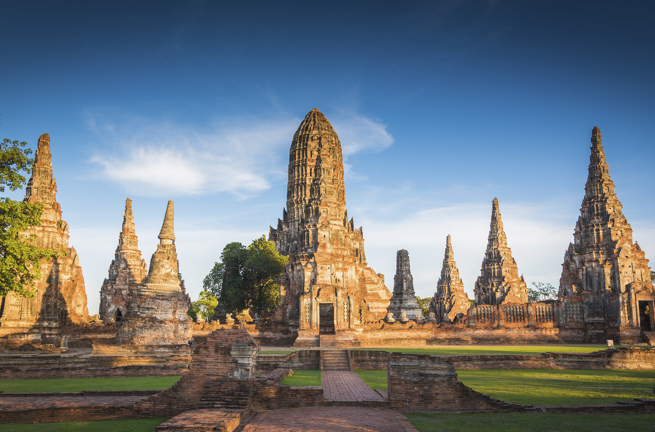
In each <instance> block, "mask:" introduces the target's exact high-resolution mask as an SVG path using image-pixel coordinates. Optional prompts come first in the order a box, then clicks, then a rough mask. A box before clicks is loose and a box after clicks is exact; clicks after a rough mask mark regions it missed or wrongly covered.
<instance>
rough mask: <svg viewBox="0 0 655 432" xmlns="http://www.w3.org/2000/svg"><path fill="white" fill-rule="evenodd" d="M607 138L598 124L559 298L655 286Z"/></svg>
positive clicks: (594, 132)
mask: <svg viewBox="0 0 655 432" xmlns="http://www.w3.org/2000/svg"><path fill="white" fill-rule="evenodd" d="M602 142H603V140H602V136H601V134H600V129H598V128H597V127H594V129H593V130H592V132H591V156H590V158H589V176H588V178H587V183H586V185H585V196H584V198H583V200H582V206H581V209H580V217H579V218H578V222H577V223H576V226H575V231H574V235H573V236H574V242H573V243H571V244H570V245H569V248H568V250H567V251H566V253H565V254H564V263H563V264H562V266H563V269H562V277H561V278H560V291H559V296H560V298H562V297H567V296H575V295H580V294H584V293H625V292H627V291H630V289H631V287H632V291H633V292H634V293H637V292H642V291H643V292H652V291H653V285H652V283H651V281H650V267H649V266H648V260H647V259H646V258H645V254H644V252H643V251H642V250H641V248H640V247H639V245H638V244H636V243H634V242H633V239H632V228H631V227H630V224H629V223H628V221H627V219H626V217H625V216H624V214H623V207H622V205H621V202H620V201H619V199H618V198H617V196H616V193H615V192H614V183H613V182H612V179H611V178H610V174H609V166H608V164H607V161H606V159H605V153H604V152H603V144H602ZM632 303H634V301H632ZM629 304H630V302H628V301H626V302H625V303H624V304H623V306H622V308H623V309H624V311H622V312H621V315H623V316H624V317H623V324H622V325H628V324H626V322H627V320H628V316H629V315H634V313H632V312H630V311H629V310H627V309H628V305H629ZM632 307H634V305H633V306H632Z"/></svg>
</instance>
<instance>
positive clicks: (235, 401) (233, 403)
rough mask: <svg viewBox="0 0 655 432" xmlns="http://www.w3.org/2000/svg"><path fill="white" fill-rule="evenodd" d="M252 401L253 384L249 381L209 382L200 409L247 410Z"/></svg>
mask: <svg viewBox="0 0 655 432" xmlns="http://www.w3.org/2000/svg"><path fill="white" fill-rule="evenodd" d="M251 400H252V383H250V382H248V381H237V380H229V381H213V380H212V381H209V382H207V383H206V384H205V390H204V394H203V396H202V399H201V400H200V404H199V406H198V408H200V409H222V410H245V409H248V407H249V405H250V402H251Z"/></svg>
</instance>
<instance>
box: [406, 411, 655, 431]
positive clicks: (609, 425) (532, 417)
mask: <svg viewBox="0 0 655 432" xmlns="http://www.w3.org/2000/svg"><path fill="white" fill-rule="evenodd" d="M404 414H405V416H407V418H409V420H410V421H411V422H412V424H413V425H414V427H416V429H418V430H419V431H420V432H446V431H448V432H469V431H485V432H519V431H521V432H523V431H531V432H560V431H576V432H637V431H652V430H653V429H655V426H654V425H655V415H652V414H617V415H572V414H519V413H513V414H505V413H503V414H413V413H404Z"/></svg>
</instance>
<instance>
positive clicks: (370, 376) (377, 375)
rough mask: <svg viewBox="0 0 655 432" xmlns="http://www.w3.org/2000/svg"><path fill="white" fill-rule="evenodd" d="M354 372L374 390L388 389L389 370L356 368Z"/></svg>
mask: <svg viewBox="0 0 655 432" xmlns="http://www.w3.org/2000/svg"><path fill="white" fill-rule="evenodd" d="M353 372H355V373H356V374H357V375H359V377H360V378H361V379H362V380H364V382H365V383H366V384H368V385H369V386H370V387H371V388H372V389H373V390H384V391H386V390H387V371H385V370H363V369H355V370H354V371H353Z"/></svg>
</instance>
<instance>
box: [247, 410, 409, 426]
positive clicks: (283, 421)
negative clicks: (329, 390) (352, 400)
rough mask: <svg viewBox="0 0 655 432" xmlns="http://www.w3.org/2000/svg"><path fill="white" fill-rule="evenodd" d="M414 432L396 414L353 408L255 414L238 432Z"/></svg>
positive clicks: (403, 417)
mask: <svg viewBox="0 0 655 432" xmlns="http://www.w3.org/2000/svg"><path fill="white" fill-rule="evenodd" d="M310 431H311V432H323V431H325V432H346V431H356V432H418V430H417V429H415V428H414V426H412V424H411V423H410V422H409V420H407V417H405V416H403V415H402V414H400V413H399V412H396V411H391V410H384V409H376V408H355V407H320V408H292V409H284V410H275V411H265V412H260V413H259V414H257V417H255V418H254V419H253V420H252V421H250V423H248V424H247V425H246V427H244V428H243V431H242V432H310Z"/></svg>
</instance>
